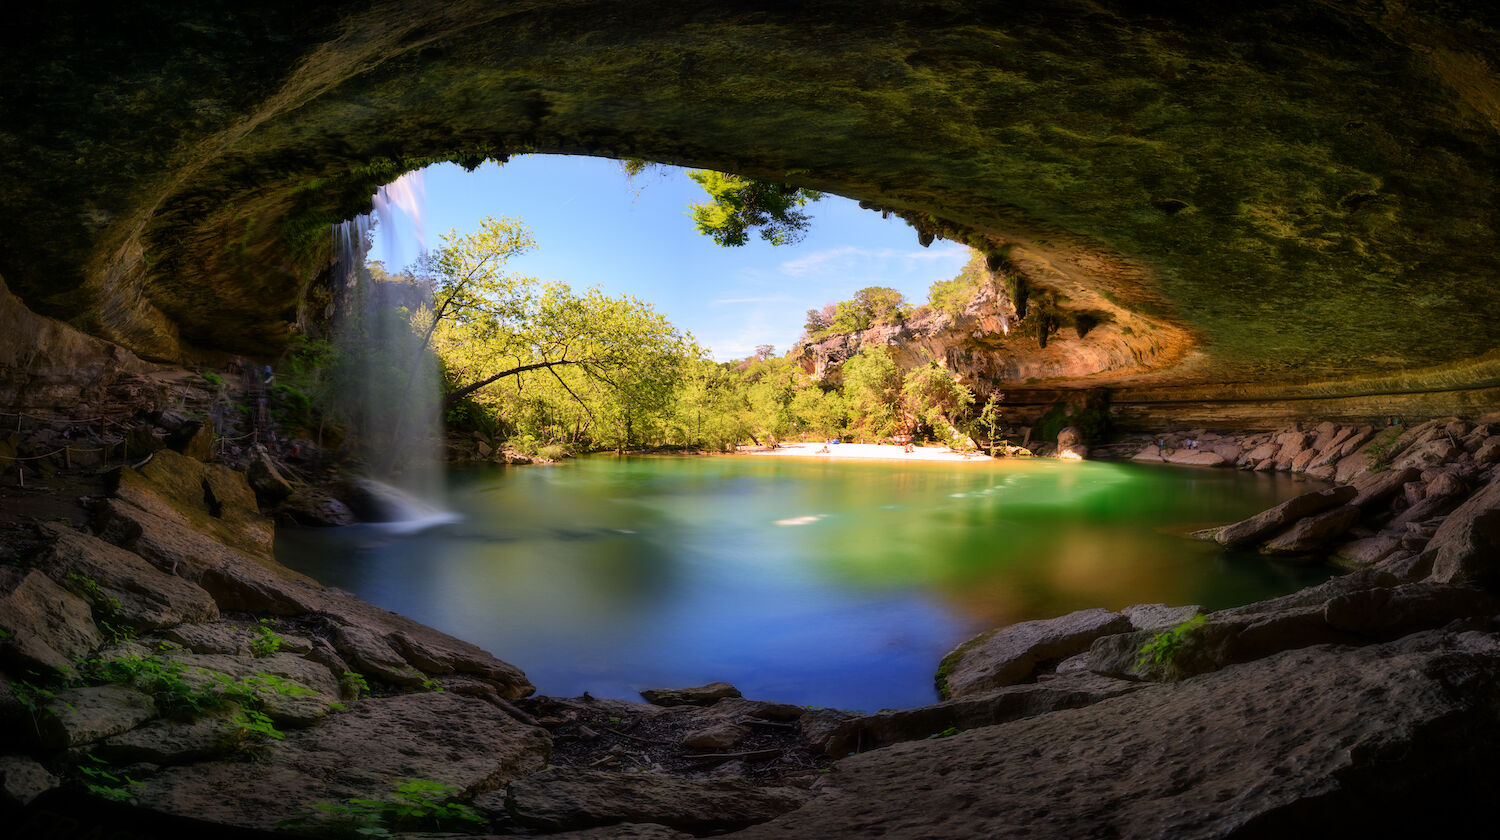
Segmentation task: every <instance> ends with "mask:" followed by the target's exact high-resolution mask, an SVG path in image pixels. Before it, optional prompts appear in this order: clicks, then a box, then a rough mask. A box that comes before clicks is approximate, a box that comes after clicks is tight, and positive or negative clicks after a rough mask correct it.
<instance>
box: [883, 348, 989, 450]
mask: <svg viewBox="0 0 1500 840" xmlns="http://www.w3.org/2000/svg"><path fill="white" fill-rule="evenodd" d="M901 401H902V407H903V409H904V410H905V413H906V416H907V417H908V418H914V419H915V420H916V421H917V422H919V423H921V424H923V425H926V426H928V427H930V428H931V429H932V430H933V433H934V435H935V436H936V437H937V438H938V439H939V440H942V441H943V442H945V443H947V444H949V445H950V446H957V445H958V444H959V443H960V442H959V441H957V440H956V439H955V438H956V435H957V429H956V428H955V427H954V425H953V420H952V419H951V418H953V417H954V416H956V415H957V414H958V413H959V412H961V411H964V410H966V409H968V407H969V406H971V405H973V404H974V392H973V391H971V390H969V388H968V387H967V386H965V385H963V384H962V383H960V382H959V381H958V380H956V379H954V378H953V374H952V373H951V372H950V371H949V370H948V369H947V368H945V367H942V366H941V365H939V364H938V363H937V362H936V361H929V362H928V363H927V364H925V365H923V366H922V367H919V368H916V369H914V370H911V371H908V372H907V373H906V377H905V382H904V383H903V384H902V386H901Z"/></svg>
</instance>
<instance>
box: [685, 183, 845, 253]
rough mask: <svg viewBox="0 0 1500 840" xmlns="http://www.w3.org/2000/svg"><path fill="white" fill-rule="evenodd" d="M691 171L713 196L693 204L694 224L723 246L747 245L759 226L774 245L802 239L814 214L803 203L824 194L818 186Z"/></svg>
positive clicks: (763, 236)
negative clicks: (800, 185) (809, 186)
mask: <svg viewBox="0 0 1500 840" xmlns="http://www.w3.org/2000/svg"><path fill="white" fill-rule="evenodd" d="M688 177H689V178H691V179H693V181H695V182H697V184H698V186H700V187H702V188H703V190H704V192H706V193H708V197H709V200H708V201H706V202H704V203H702V204H691V205H688V209H689V210H690V211H691V213H692V216H693V224H694V225H695V226H696V227H697V228H698V232H699V233H701V234H703V235H704V236H708V237H712V238H713V240H714V242H716V243H718V244H719V245H720V246H721V247H737V246H741V245H744V244H745V243H746V242H748V241H749V238H750V231H752V230H755V229H756V228H759V229H760V238H761V239H764V240H765V241H767V242H769V243H771V244H772V245H789V244H793V243H796V242H801V241H802V238H803V237H804V236H806V235H807V227H808V225H809V223H810V221H811V220H810V219H809V217H808V215H807V214H806V213H804V212H802V211H801V210H800V209H799V208H801V207H803V206H806V204H807V203H808V202H810V201H817V200H818V199H820V198H822V197H823V195H822V193H819V192H817V191H815V190H808V189H802V188H800V187H794V186H792V185H790V184H778V183H773V182H770V181H758V180H755V179H753V178H742V177H740V176H738V175H729V174H727V173H724V172H714V171H712V170H707V169H694V170H690V171H689V172H688Z"/></svg>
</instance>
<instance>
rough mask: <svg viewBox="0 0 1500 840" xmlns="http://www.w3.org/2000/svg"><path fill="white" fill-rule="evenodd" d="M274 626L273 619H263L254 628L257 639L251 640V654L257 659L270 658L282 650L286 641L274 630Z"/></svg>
mask: <svg viewBox="0 0 1500 840" xmlns="http://www.w3.org/2000/svg"><path fill="white" fill-rule="evenodd" d="M272 624H273V622H272V621H271V619H269V618H262V619H261V620H260V623H259V624H257V625H255V627H254V628H253V629H254V630H255V638H254V639H251V640H250V654H251V655H252V656H254V657H255V658H256V659H260V658H263V657H267V656H270V655H271V654H273V653H275V652H276V651H278V650H281V645H282V643H283V642H285V641H286V640H285V639H283V638H282V637H281V636H279V635H277V633H276V631H275V630H274V629H272Z"/></svg>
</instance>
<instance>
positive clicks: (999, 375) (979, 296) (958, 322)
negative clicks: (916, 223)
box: [795, 269, 1190, 393]
mask: <svg viewBox="0 0 1500 840" xmlns="http://www.w3.org/2000/svg"><path fill="white" fill-rule="evenodd" d="M1019 271H1020V270H1019V269H1018V273H1019ZM1030 305H1031V307H1032V309H1033V311H1032V312H1030V313H1029V317H1023V313H1022V312H1019V311H1018V307H1017V306H1016V304H1015V302H1014V301H1012V299H1011V296H1010V294H1009V293H1007V291H1006V288H1005V286H1004V283H1003V281H1002V279H1001V277H999V276H997V275H996V274H994V273H989V272H986V273H985V275H984V276H983V279H982V280H981V282H980V285H979V287H978V288H977V289H976V290H975V291H974V294H973V296H972V297H971V298H970V299H969V301H968V303H967V304H965V306H964V307H963V308H962V309H961V310H958V311H957V312H946V311H943V310H941V309H932V308H929V307H921V308H919V309H918V310H917V311H916V312H915V313H914V314H913V316H912V317H910V318H908V319H906V320H904V321H902V322H901V323H897V324H877V325H874V326H872V327H870V328H869V329H866V330H861V331H859V332H854V333H844V334H839V335H833V336H829V337H827V338H824V339H822V340H820V341H814V342H808V343H804V344H801V345H799V346H798V347H797V348H796V350H795V352H796V353H797V355H798V360H799V362H800V364H801V366H802V369H803V371H804V372H806V373H808V374H811V375H812V376H814V377H816V378H818V379H824V380H828V381H831V382H837V381H839V379H840V378H841V374H840V370H841V367H842V365H843V363H844V361H845V360H847V359H848V358H849V357H850V356H853V355H855V354H857V353H859V352H860V351H861V350H863V349H865V348H869V347H879V348H884V349H886V350H887V351H888V352H890V353H891V356H892V358H894V359H895V361H896V364H897V365H899V366H900V367H902V368H904V369H907V370H910V369H912V368H916V367H920V366H921V365H924V364H926V363H927V360H928V359H935V360H937V361H938V362H939V363H940V364H942V365H943V367H945V368H947V369H948V370H950V371H952V372H953V373H954V375H955V376H957V377H958V379H959V381H961V382H963V383H964V384H966V385H968V386H970V387H972V388H976V389H977V390H979V391H980V392H981V393H992V392H997V391H1001V390H1003V389H1005V388H1007V387H1010V386H1012V385H1015V384H1025V383H1032V382H1036V381H1038V380H1049V381H1058V380H1088V379H1090V378H1094V379H1098V378H1106V379H1107V378H1118V377H1120V376H1123V375H1128V374H1141V373H1143V372H1146V371H1149V370H1151V369H1152V368H1156V367H1160V366H1163V365H1166V364H1169V363H1170V362H1172V361H1175V357H1176V356H1177V355H1180V354H1181V352H1182V350H1183V349H1184V348H1185V347H1186V346H1187V345H1188V344H1190V339H1189V337H1188V335H1187V334H1186V333H1185V332H1183V331H1182V330H1180V329H1176V328H1174V327H1171V326H1170V325H1167V324H1163V323H1157V322H1153V321H1151V320H1149V319H1146V318H1142V317H1140V316H1138V315H1135V314H1134V313H1131V312H1130V311H1128V310H1126V309H1123V308H1121V307H1118V306H1114V305H1112V304H1106V305H1105V306H1104V307H1103V308H1101V309H1094V310H1089V309H1074V308H1073V307H1072V306H1071V303H1070V302H1069V301H1067V300H1061V301H1059V300H1057V299H1056V295H1055V293H1054V294H1050V295H1049V297H1048V298H1047V300H1046V302H1045V303H1044V304H1037V303H1031V304H1030ZM1044 308H1045V311H1036V310H1042V309H1044ZM1043 319H1045V320H1043ZM1039 324H1041V325H1042V326H1039ZM1041 331H1045V332H1046V333H1047V338H1046V340H1045V341H1043V340H1042V339H1041V338H1040V337H1039V332H1041Z"/></svg>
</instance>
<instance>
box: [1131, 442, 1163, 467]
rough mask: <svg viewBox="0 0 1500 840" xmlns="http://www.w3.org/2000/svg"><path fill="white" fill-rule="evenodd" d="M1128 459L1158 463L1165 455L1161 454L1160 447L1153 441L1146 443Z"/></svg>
mask: <svg viewBox="0 0 1500 840" xmlns="http://www.w3.org/2000/svg"><path fill="white" fill-rule="evenodd" d="M1130 460H1132V461H1145V462H1148V463H1153V464H1159V463H1161V462H1162V461H1165V460H1166V456H1165V455H1163V454H1162V450H1161V447H1159V446H1157V445H1156V444H1154V443H1148V444H1146V445H1145V446H1144V447H1142V448H1141V451H1139V452H1137V453H1135V455H1133V456H1131V458H1130Z"/></svg>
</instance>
